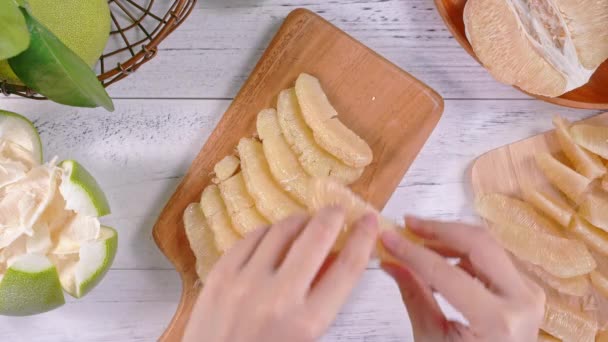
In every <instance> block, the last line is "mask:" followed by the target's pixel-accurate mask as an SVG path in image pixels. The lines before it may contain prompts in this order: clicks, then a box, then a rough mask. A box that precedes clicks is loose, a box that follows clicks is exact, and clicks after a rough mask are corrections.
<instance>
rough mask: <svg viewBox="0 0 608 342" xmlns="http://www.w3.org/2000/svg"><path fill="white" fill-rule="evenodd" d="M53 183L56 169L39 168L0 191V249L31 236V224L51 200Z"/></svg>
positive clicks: (55, 179)
mask: <svg viewBox="0 0 608 342" xmlns="http://www.w3.org/2000/svg"><path fill="white" fill-rule="evenodd" d="M57 179H58V172H57V168H56V167H54V166H52V165H42V166H40V167H36V168H34V169H32V170H30V171H29V172H28V173H27V174H26V175H25V177H23V178H22V179H20V180H19V181H17V182H15V183H12V184H9V185H7V186H5V187H3V188H2V189H0V227H3V229H2V230H0V248H3V247H6V246H8V245H9V244H11V243H12V242H13V241H15V240H16V239H17V238H18V237H19V236H21V235H22V234H27V235H30V236H31V235H32V234H33V226H34V223H35V222H36V221H38V219H39V218H40V216H41V215H42V213H43V212H44V211H45V209H46V207H47V206H48V205H49V203H50V202H51V200H52V198H53V197H54V191H55V189H56V187H57Z"/></svg>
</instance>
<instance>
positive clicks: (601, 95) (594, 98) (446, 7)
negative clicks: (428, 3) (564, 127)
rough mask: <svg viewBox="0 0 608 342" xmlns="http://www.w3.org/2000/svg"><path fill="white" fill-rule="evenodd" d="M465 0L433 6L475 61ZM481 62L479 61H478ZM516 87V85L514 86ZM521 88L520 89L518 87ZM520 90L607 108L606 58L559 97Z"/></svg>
mask: <svg viewBox="0 0 608 342" xmlns="http://www.w3.org/2000/svg"><path fill="white" fill-rule="evenodd" d="M466 2H467V0H435V6H437V10H438V11H439V14H440V15H441V17H442V18H443V21H444V22H445V24H446V25H447V27H448V29H449V30H450V31H451V32H452V34H453V35H454V38H455V39H456V40H457V41H458V42H459V43H460V45H461V46H462V47H463V48H464V49H465V50H466V51H467V52H468V53H469V55H471V56H472V57H473V58H475V60H477V62H479V59H477V56H475V52H473V48H472V47H471V44H469V41H468V40H467V37H466V35H465V31H464V21H463V17H462V14H463V11H464V5H465V4H466ZM480 64H481V63H480ZM515 88H517V87H515ZM517 89H519V88H517ZM519 90H521V89H519ZM521 91H522V92H524V93H526V94H528V95H530V96H534V97H536V98H538V99H541V100H543V101H547V102H551V103H554V104H557V105H560V106H566V107H573V108H584V109H608V60H607V61H605V62H604V63H603V64H602V65H600V67H599V68H598V69H597V71H596V72H595V73H594V74H593V76H592V77H591V80H589V83H587V84H585V85H584V86H582V87H580V88H577V89H574V90H572V91H570V92H568V93H566V94H563V95H562V96H560V97H553V98H551V97H545V96H539V95H534V94H530V93H527V92H525V91H523V90H521Z"/></svg>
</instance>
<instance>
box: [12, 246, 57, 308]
mask: <svg viewBox="0 0 608 342" xmlns="http://www.w3.org/2000/svg"><path fill="white" fill-rule="evenodd" d="M64 303H65V298H64V297H63V290H62V288H61V283H60V282H59V275H58V273H57V269H56V268H55V266H54V265H53V264H52V263H51V262H50V261H49V259H47V258H46V257H44V256H41V255H37V254H26V255H24V256H22V257H20V258H19V259H17V260H16V261H15V263H13V265H12V266H11V267H9V269H8V270H7V271H6V274H5V275H4V277H3V278H2V280H1V281H0V314H2V315H8V316H27V315H35V314H39V313H42V312H47V311H50V310H52V309H55V308H57V307H59V306H61V305H63V304H64Z"/></svg>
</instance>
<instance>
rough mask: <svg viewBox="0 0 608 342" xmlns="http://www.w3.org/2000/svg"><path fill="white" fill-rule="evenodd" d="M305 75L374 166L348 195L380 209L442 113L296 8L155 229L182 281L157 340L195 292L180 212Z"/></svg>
mask: <svg viewBox="0 0 608 342" xmlns="http://www.w3.org/2000/svg"><path fill="white" fill-rule="evenodd" d="M302 72H306V73H309V74H312V75H314V76H316V77H318V78H319V79H320V80H321V83H322V84H323V87H324V89H325V91H326V92H327V95H328V97H329V98H330V100H331V101H332V103H333V104H334V106H335V107H336V109H337V110H338V112H339V113H340V118H341V120H342V121H343V122H344V123H345V124H346V125H347V126H348V127H350V128H351V129H353V130H354V131H355V132H357V133H358V134H359V135H361V136H362V137H363V138H364V139H365V140H366V141H367V142H368V143H369V144H370V145H371V147H372V150H373V152H374V162H373V163H372V164H371V165H370V166H368V167H367V169H366V171H365V173H364V174H363V176H362V178H361V179H360V180H359V181H357V182H356V183H355V184H354V185H353V189H354V190H355V191H356V192H357V193H359V194H360V195H361V196H363V197H364V198H365V199H367V200H368V201H370V202H371V203H372V204H374V205H375V206H376V207H378V208H379V209H381V208H383V207H384V205H385V204H386V202H387V201H388V199H389V198H390V197H391V195H392V193H393V191H394V190H395V188H396V187H397V186H398V185H399V183H400V182H401V180H402V178H403V176H404V174H405V172H406V170H407V169H408V167H409V166H410V164H411V163H412V162H413V160H414V158H415V157H416V155H417V154H418V152H419V151H420V149H421V148H422V145H423V144H424V142H425V141H426V140H427V138H428V136H429V135H430V133H431V131H432V130H433V129H434V127H435V125H436V124H437V122H438V121H439V118H440V116H441V113H442V112H443V100H442V98H441V97H440V96H439V95H438V94H437V93H436V92H435V91H433V90H432V89H431V88H429V87H427V86H426V85H424V84H423V83H421V82H420V81H418V80H416V79H415V78H414V77H412V76H411V75H409V74H408V73H406V72H405V71H403V70H401V69H399V68H398V67H397V66H395V65H393V64H391V63H390V62H389V61H387V60H386V59H384V58H382V57H381V56H379V55H378V54H376V53H374V52H373V51H372V50H370V49H368V48H367V47H365V46H363V45H362V44H361V43H359V42H357V41H356V40H354V39H353V38H352V37H350V36H348V35H347V34H346V33H344V32H342V31H340V30H339V29H338V28H336V27H335V26H333V25H331V24H330V23H329V22H327V21H325V20H324V19H322V18H321V17H319V16H317V15H316V14H314V13H312V12H310V11H307V10H303V9H298V10H295V11H293V12H292V13H291V14H290V15H289V16H288V17H287V19H286V20H285V22H284V23H283V25H282V26H281V28H280V29H279V31H278V33H277V34H276V36H275V37H274V39H273V40H272V42H271V43H270V46H269V47H268V49H267V50H266V52H265V53H264V55H263V56H262V58H261V60H260V61H259V62H258V64H257V66H256V67H255V69H254V70H253V72H252V73H251V75H250V76H249V79H248V80H247V81H246V82H245V84H244V85H243V87H242V89H241V90H240V92H239V93H238V95H237V97H236V98H235V99H234V101H233V103H232V105H231V106H230V107H229V108H228V110H227V111H226V113H225V114H224V116H223V118H222V120H221V121H220V122H219V123H218V125H217V127H216V128H215V131H214V132H213V133H212V134H211V136H210V137H209V140H208V141H207V143H206V144H205V146H204V147H203V149H202V151H201V152H200V153H199V155H198V156H197V157H196V159H195V160H194V162H193V163H192V166H191V167H190V169H189V171H188V173H187V174H186V176H185V177H184V179H183V181H182V182H181V184H180V185H179V187H178V188H177V190H176V192H175V194H174V195H173V196H172V197H171V199H170V200H169V202H168V203H167V205H166V207H165V208H164V210H163V211H162V213H161V215H160V217H159V219H158V222H157V223H156V225H155V226H154V230H153V235H154V240H155V241H156V244H157V245H158V247H159V248H160V249H161V251H162V252H163V253H164V254H165V255H166V256H167V258H168V259H169V260H170V261H171V262H172V263H173V264H174V265H175V268H176V269H177V271H178V272H179V273H180V275H181V277H182V281H183V294H182V298H181V302H180V304H179V307H178V309H177V313H176V314H175V317H174V318H173V321H172V322H171V323H170V325H169V327H168V328H167V330H166V332H165V334H164V335H163V336H162V337H161V340H163V341H179V340H181V337H182V335H183V330H184V327H185V325H186V323H187V321H188V318H189V316H190V312H191V310H192V305H193V304H194V301H195V299H196V296H197V294H198V293H199V291H200V286H198V283H197V276H196V274H195V269H194V267H195V259H194V255H193V254H192V252H191V251H190V248H189V245H188V241H187V239H186V236H185V232H184V229H183V222H182V214H183V212H184V209H185V208H186V207H187V206H188V204H190V203H192V202H198V200H199V197H200V194H201V192H202V191H203V189H204V188H205V186H207V184H209V182H210V181H211V177H210V174H211V172H212V170H213V166H214V165H215V163H216V162H217V161H219V160H220V159H221V158H223V157H224V156H226V155H228V154H232V153H233V152H234V149H235V146H236V145H237V143H238V141H239V139H241V138H242V137H245V136H251V135H253V133H254V132H255V119H256V115H257V113H258V112H259V111H260V110H262V109H264V108H268V107H275V106H276V99H277V95H278V94H279V92H280V91H281V90H283V89H286V88H290V87H293V86H294V83H295V80H296V78H297V76H298V75H299V74H300V73H302Z"/></svg>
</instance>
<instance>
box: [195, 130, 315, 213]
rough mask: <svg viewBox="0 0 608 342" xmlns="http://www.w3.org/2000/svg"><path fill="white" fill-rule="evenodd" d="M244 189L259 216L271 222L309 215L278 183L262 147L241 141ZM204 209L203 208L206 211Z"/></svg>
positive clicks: (247, 140)
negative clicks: (299, 214) (305, 213)
mask: <svg viewBox="0 0 608 342" xmlns="http://www.w3.org/2000/svg"><path fill="white" fill-rule="evenodd" d="M237 149H238V151H239V156H240V157H241V170H242V173H243V178H244V180H245V186H246V187H247V190H248V191H249V194H250V195H251V197H252V198H253V200H254V201H255V206H256V208H258V210H259V212H260V213H261V214H262V215H263V216H264V217H265V218H266V219H268V220H269V221H270V222H277V221H280V220H282V219H284V218H286V217H289V216H291V215H293V214H296V213H303V212H306V210H305V209H304V207H302V206H301V205H299V204H298V203H297V202H296V201H295V200H294V199H292V198H291V197H290V196H289V195H288V194H287V193H286V192H285V191H283V189H282V188H281V186H280V185H279V184H278V183H277V181H276V180H275V179H274V177H273V176H272V173H271V172H270V167H269V166H268V161H267V160H266V156H265V155H264V148H263V147H262V143H260V142H259V141H257V140H255V139H251V138H242V139H241V140H240V141H239V144H238V147H237ZM203 209H204V208H203Z"/></svg>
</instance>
